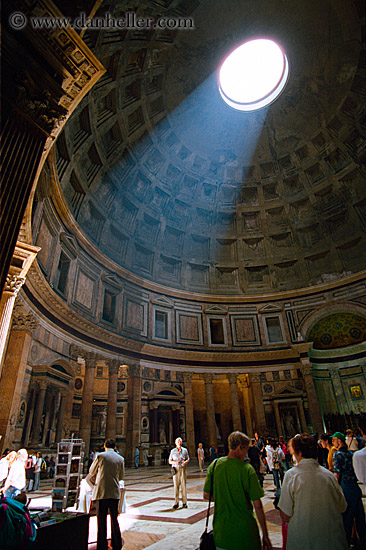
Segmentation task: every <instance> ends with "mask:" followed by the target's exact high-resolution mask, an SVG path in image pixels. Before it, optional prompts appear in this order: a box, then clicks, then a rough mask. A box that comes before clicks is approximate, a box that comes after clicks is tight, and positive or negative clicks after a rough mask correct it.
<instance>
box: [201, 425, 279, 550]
mask: <svg viewBox="0 0 366 550" xmlns="http://www.w3.org/2000/svg"><path fill="white" fill-rule="evenodd" d="M249 443H250V440H249V437H248V436H246V435H245V434H243V433H241V432H233V433H231V434H230V435H229V439H228V444H229V454H228V455H227V456H225V457H222V458H219V459H217V460H216V461H215V462H213V463H212V464H210V466H209V467H208V470H207V477H206V481H205V485H204V487H203V498H204V499H205V500H208V499H209V497H210V490H211V477H212V475H213V498H212V500H213V501H214V502H215V511H214V519H213V535H214V540H215V544H216V549H217V550H260V549H261V540H260V535H259V529H258V525H257V522H256V518H255V515H254V512H253V506H252V503H253V505H254V509H255V513H256V516H257V518H258V522H259V524H260V526H261V529H262V533H263V550H272V544H271V541H270V540H269V537H268V531H267V524H266V519H265V516H264V510H263V506H262V502H261V497H262V496H263V490H262V488H261V486H260V484H259V481H258V477H257V474H256V473H255V470H254V468H253V466H251V465H250V464H249V463H248V462H244V458H245V456H246V455H247V453H248V447H249ZM215 463H216V466H215V471H214V465H215Z"/></svg>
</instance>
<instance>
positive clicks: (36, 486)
mask: <svg viewBox="0 0 366 550" xmlns="http://www.w3.org/2000/svg"><path fill="white" fill-rule="evenodd" d="M40 478H41V472H37V473H35V474H34V486H33V491H38V489H39V480H40Z"/></svg>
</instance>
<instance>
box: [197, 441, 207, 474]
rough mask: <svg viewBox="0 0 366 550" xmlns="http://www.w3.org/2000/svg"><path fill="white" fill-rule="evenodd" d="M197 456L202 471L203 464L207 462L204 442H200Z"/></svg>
mask: <svg viewBox="0 0 366 550" xmlns="http://www.w3.org/2000/svg"><path fill="white" fill-rule="evenodd" d="M197 458H198V466H199V468H200V472H203V466H204V464H205V451H204V449H203V445H202V443H198V449H197Z"/></svg>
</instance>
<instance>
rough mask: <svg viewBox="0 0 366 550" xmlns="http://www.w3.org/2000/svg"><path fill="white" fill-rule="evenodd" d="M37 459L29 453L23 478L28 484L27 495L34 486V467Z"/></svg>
mask: <svg viewBox="0 0 366 550" xmlns="http://www.w3.org/2000/svg"><path fill="white" fill-rule="evenodd" d="M36 460H37V457H36V456H35V455H34V454H32V453H29V455H28V459H27V462H26V463H25V478H26V480H27V482H28V487H27V491H28V493H29V492H31V491H33V486H34V465H35V463H36Z"/></svg>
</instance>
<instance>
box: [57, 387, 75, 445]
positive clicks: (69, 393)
mask: <svg viewBox="0 0 366 550" xmlns="http://www.w3.org/2000/svg"><path fill="white" fill-rule="evenodd" d="M74 390H75V379H74V378H72V379H71V380H70V382H69V387H68V389H67V390H66V397H65V413H64V420H63V423H62V427H61V426H60V432H59V433H60V439H59V440H57V439H56V443H59V441H61V439H69V438H70V434H71V429H70V426H71V417H72V405H73V402H74Z"/></svg>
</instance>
